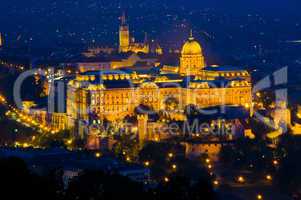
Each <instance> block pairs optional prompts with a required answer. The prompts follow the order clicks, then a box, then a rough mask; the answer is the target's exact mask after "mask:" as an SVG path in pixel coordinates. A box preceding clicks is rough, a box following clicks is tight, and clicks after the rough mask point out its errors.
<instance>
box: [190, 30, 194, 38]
mask: <svg viewBox="0 0 301 200" xmlns="http://www.w3.org/2000/svg"><path fill="white" fill-rule="evenodd" d="M189 40H194V37H193V32H192V29H190V35H189Z"/></svg>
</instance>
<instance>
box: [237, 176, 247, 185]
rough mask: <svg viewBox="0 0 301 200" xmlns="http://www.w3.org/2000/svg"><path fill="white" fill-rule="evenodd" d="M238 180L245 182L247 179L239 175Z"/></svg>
mask: <svg viewBox="0 0 301 200" xmlns="http://www.w3.org/2000/svg"><path fill="white" fill-rule="evenodd" d="M237 181H238V182H239V183H244V182H245V181H246V180H245V178H244V177H243V176H239V177H238V178H237Z"/></svg>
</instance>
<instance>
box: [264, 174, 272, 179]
mask: <svg viewBox="0 0 301 200" xmlns="http://www.w3.org/2000/svg"><path fill="white" fill-rule="evenodd" d="M265 178H266V180H268V181H271V180H272V179H273V178H272V176H271V175H269V174H268V175H266V177H265Z"/></svg>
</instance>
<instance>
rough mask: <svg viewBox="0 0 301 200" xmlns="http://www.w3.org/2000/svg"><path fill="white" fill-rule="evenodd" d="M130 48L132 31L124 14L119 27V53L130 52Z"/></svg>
mask: <svg viewBox="0 0 301 200" xmlns="http://www.w3.org/2000/svg"><path fill="white" fill-rule="evenodd" d="M129 46H130V31H129V26H128V25H127V23H126V17H125V13H123V14H122V17H121V24H120V27H119V52H128V50H129Z"/></svg>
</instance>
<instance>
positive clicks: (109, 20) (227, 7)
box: [0, 0, 301, 43]
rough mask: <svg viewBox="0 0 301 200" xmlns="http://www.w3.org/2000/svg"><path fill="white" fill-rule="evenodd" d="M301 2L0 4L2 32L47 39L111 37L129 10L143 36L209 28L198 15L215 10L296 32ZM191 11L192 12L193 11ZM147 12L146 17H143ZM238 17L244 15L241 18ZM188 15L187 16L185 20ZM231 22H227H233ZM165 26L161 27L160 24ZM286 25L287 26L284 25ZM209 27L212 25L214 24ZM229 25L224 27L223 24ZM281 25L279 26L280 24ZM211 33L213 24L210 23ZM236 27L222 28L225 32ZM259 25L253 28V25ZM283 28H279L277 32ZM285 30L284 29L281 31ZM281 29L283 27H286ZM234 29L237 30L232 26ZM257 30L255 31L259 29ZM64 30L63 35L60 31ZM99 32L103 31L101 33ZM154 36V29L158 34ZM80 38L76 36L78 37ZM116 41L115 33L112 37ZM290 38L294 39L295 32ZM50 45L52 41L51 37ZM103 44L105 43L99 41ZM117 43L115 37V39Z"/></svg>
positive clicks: (68, 0)
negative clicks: (183, 26) (175, 29)
mask: <svg viewBox="0 0 301 200" xmlns="http://www.w3.org/2000/svg"><path fill="white" fill-rule="evenodd" d="M299 1H300V0H9V1H2V2H1V3H0V7H1V8H0V10H1V12H0V32H4V33H6V35H7V38H8V40H12V41H15V40H16V38H19V39H20V38H21V39H23V40H29V39H30V38H31V37H33V40H35V41H37V43H43V41H42V39H45V40H47V39H49V40H50V39H51V38H54V39H51V40H55V41H59V40H61V41H67V39H66V36H68V34H69V35H70V34H73V33H75V34H76V36H74V35H71V36H72V37H74V39H72V40H79V39H81V38H83V39H87V40H92V39H93V38H96V40H98V39H97V38H100V37H101V38H107V37H110V36H112V32H113V31H115V30H116V31H117V30H118V16H119V15H120V13H121V11H122V10H126V11H127V14H128V15H129V17H130V19H131V23H132V25H133V26H135V27H136V28H137V30H136V31H137V32H138V33H136V34H138V36H139V34H140V35H143V34H142V33H143V31H148V32H152V31H153V30H154V29H155V30H157V31H158V32H162V31H167V30H170V29H171V28H172V27H171V26H172V25H174V26H176V25H177V24H179V23H183V20H184V23H187V24H188V26H193V25H195V26H198V27H200V28H201V26H204V27H206V24H205V23H202V20H203V21H204V20H206V19H204V18H201V17H200V16H201V14H200V13H204V12H207V11H206V9H209V10H210V11H209V12H207V13H209V14H211V16H210V18H211V19H213V20H214V19H215V20H217V21H220V20H218V19H216V16H217V17H220V18H221V19H223V18H224V17H223V15H225V14H226V15H227V16H229V17H231V20H236V19H237V20H241V21H239V22H238V23H237V24H234V22H233V25H235V26H238V25H239V23H240V22H244V21H243V20H246V19H245V17H246V16H248V14H250V15H255V14H259V15H260V16H262V17H264V19H265V20H270V21H273V20H274V19H276V20H277V19H280V23H281V26H283V28H282V29H284V30H286V29H287V31H288V32H291V33H293V32H294V25H295V24H297V23H300V24H301V14H300V12H299V8H300V6H299V4H300V3H299ZM190 12H193V13H194V14H192V15H190ZM168 14H172V15H173V16H178V18H177V20H175V21H174V22H166V23H165V25H164V23H162V20H164V21H167V17H166V16H167V15H168ZM140 16H143V17H144V18H143V19H139V17H140ZM240 17H241V18H242V19H240ZM185 19H187V20H189V21H188V22H185ZM231 23H232V22H231V21H230V22H229V25H230V26H231V25H232V24H231ZM160 24H161V27H162V28H163V29H161V30H159V28H161V27H160V26H159V27H158V25H160ZM284 25H287V27H286V26H284ZM210 26H211V27H210ZM225 26H226V25H225ZM279 26H280V24H279ZM207 27H209V28H208V30H209V31H210V29H211V30H212V31H215V32H216V30H213V28H215V27H214V24H211V25H210V24H209V25H208V26H207ZM228 28H229V29H232V27H223V30H226V29H228ZM254 29H255V28H254ZM279 29H280V28H277V30H279ZM280 30H281V29H280ZM284 30H283V31H284ZM232 31H235V30H234V29H232ZM255 31H256V30H255ZM60 33H62V34H60ZM97 34H102V35H101V36H97ZM154 35H156V33H154ZM75 38H76V39H75ZM112 38H113V39H114V38H115V36H114V35H113V36H112ZM292 38H294V37H293V36H292ZM48 42H49V43H51V42H52V41H48ZM101 42H103V41H101ZM115 42H116V41H115Z"/></svg>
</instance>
